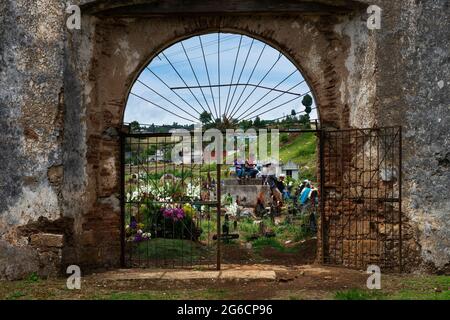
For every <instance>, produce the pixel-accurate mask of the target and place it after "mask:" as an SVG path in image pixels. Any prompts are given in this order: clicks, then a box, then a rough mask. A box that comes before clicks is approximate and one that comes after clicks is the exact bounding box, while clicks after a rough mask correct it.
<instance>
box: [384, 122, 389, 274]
mask: <svg viewBox="0 0 450 320" xmlns="http://www.w3.org/2000/svg"><path fill="white" fill-rule="evenodd" d="M383 149H384V154H383V159H384V161H385V165H384V167H385V170H387V166H386V161H387V160H386V158H387V152H388V150H387V132H386V129H383ZM387 197H388V189H387V187H386V186H385V187H384V200H385V201H384V205H383V217H384V230H383V231H384V234H385V235H387V229H388V224H387V203H386V199H387ZM387 240H388V239H387V236H385V237H384V255H383V266H386V263H387V248H388V245H387Z"/></svg>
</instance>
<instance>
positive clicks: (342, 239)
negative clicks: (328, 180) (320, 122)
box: [339, 131, 350, 265]
mask: <svg viewBox="0 0 450 320" xmlns="http://www.w3.org/2000/svg"><path fill="white" fill-rule="evenodd" d="M344 134H345V131H340V133H339V138H340V140H341V175H342V178H341V181H342V187H341V210H342V211H341V212H342V215H341V219H340V220H341V223H340V229H341V230H339V231H340V234H341V244H340V251H341V254H340V264H341V265H343V264H344V238H345V236H344V223H345V215H346V212H345V211H346V210H348V209H350V208H348V203H347V201H345V200H346V199H345V185H346V183H345V181H344V176H345V174H344V173H345V171H344V170H345V153H344ZM342 201H343V203H342Z"/></svg>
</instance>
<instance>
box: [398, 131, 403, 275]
mask: <svg viewBox="0 0 450 320" xmlns="http://www.w3.org/2000/svg"><path fill="white" fill-rule="evenodd" d="M402 160H403V159H402V127H399V128H398V214H399V226H398V232H399V246H400V247H399V251H398V252H399V259H400V261H399V262H400V268H399V269H400V272H402V271H403V252H402V250H403V238H402Z"/></svg>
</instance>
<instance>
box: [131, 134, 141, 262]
mask: <svg viewBox="0 0 450 320" xmlns="http://www.w3.org/2000/svg"><path fill="white" fill-rule="evenodd" d="M137 139H138V147H137V159H138V165H137V190H138V193H139V189H140V188H139V183H140V180H139V172H140V171H141V164H142V162H141V159H140V153H141V138H140V137H139V138H137ZM140 208H141V200H140V199H139V200H138V202H137V217H139V216H140V214H139V210H140ZM130 214H131V213H130ZM136 222H138V221H136ZM136 228H137V227H136ZM135 245H136V248H137V250H136V251H137V256H138V264H139V267H141V251H140V250H139V249H140V248H139V242H136V244H135Z"/></svg>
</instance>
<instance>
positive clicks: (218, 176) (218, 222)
mask: <svg viewBox="0 0 450 320" xmlns="http://www.w3.org/2000/svg"><path fill="white" fill-rule="evenodd" d="M216 158H217V157H216ZM216 166H217V177H216V181H217V182H216V186H217V191H216V192H217V196H216V198H217V270H220V267H221V265H220V264H221V253H220V240H221V225H220V213H221V209H222V208H221V206H222V205H221V198H222V195H221V191H222V190H221V181H220V180H221V168H220V164H219V163H217V164H216Z"/></svg>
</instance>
